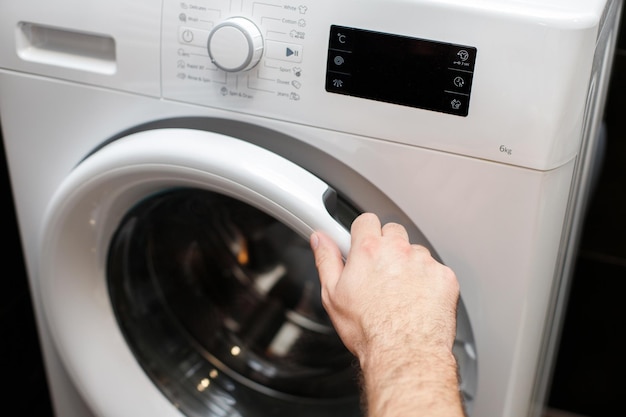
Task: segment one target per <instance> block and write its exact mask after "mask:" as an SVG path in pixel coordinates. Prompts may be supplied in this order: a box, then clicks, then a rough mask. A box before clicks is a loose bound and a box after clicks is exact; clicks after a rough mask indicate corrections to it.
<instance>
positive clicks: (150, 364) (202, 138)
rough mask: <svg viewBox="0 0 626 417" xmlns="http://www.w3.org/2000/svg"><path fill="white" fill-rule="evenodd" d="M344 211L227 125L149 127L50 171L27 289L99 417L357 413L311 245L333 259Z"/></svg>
mask: <svg viewBox="0 0 626 417" xmlns="http://www.w3.org/2000/svg"><path fill="white" fill-rule="evenodd" d="M357 214H358V210H356V209H354V208H353V207H352V206H351V205H350V204H348V203H346V202H345V201H343V200H342V199H341V198H338V197H337V194H336V193H335V192H334V190H333V189H332V188H331V187H329V186H328V185H327V184H326V183H325V182H323V181H322V180H320V179H319V178H318V177H316V176H314V175H313V174H311V173H310V172H308V171H307V170H305V169H303V168H301V167H300V166H298V165H296V164H294V163H292V162H290V161H288V160H287V159H285V158H282V157H281V156H278V155H276V154H275V153H272V152H270V151H268V150H266V149H263V148H261V147H258V146H255V145H253V144H251V143H248V142H245V141H242V140H239V139H234V138H232V137H228V136H225V135H221V134H217V133H213V132H206V131H200V130H192V129H156V130H149V131H144V132H138V133H134V134H130V135H128V136H126V137H123V138H121V139H118V140H116V141H114V142H112V143H110V144H108V145H106V146H105V147H103V148H101V149H100V150H98V151H97V152H95V153H94V154H92V155H91V156H89V157H88V158H87V159H85V160H84V161H83V162H82V163H81V164H80V165H79V166H78V167H76V169H75V170H74V171H72V172H71V173H70V175H69V176H68V177H67V178H66V180H65V181H64V182H63V184H62V185H61V187H60V188H59V190H58V191H57V193H56V194H55V196H54V198H53V200H52V202H51V204H50V206H49V209H48V212H47V215H46V219H45V222H44V229H43V236H42V246H41V256H40V259H41V262H40V273H39V275H40V284H41V286H40V291H41V292H40V295H41V297H42V300H43V303H44V307H45V309H46V313H47V317H48V321H49V325H50V328H51V333H52V334H53V337H54V339H55V342H56V344H57V347H58V350H59V352H60V355H61V357H62V358H63V360H64V363H65V365H66V367H67V368H68V370H69V372H70V375H71V376H72V378H73V380H74V381H75V383H76V385H77V388H78V389H79V390H80V391H81V393H82V394H83V395H84V396H85V398H86V400H87V402H88V403H89V404H90V405H91V406H92V407H93V409H94V412H95V413H96V414H97V415H100V416H116V417H117V416H137V415H151V416H174V415H180V414H181V413H182V414H184V415H187V416H210V417H213V416H216V417H217V416H242V417H246V416H255V417H266V416H267V417H269V416H285V415H298V416H311V417H314V416H344V417H345V416H355V417H356V416H359V415H360V410H359V386H358V369H357V366H355V361H354V359H353V357H352V356H351V355H350V353H349V352H348V351H347V350H346V349H345V348H344V347H343V345H342V343H341V341H340V339H339V338H338V336H337V335H336V333H335V332H334V329H333V328H332V325H331V323H330V321H329V319H328V317H327V316H326V314H325V312H324V310H323V308H322V306H321V302H320V289H319V281H318V278H317V272H316V270H315V264H314V261H313V256H312V253H311V252H310V250H309V248H308V236H309V235H310V233H311V232H312V231H313V230H323V231H324V232H326V233H327V234H329V235H330V236H332V237H333V238H334V239H335V241H337V243H338V244H339V246H340V249H341V251H342V253H343V254H344V255H345V254H346V253H347V251H348V250H349V245H350V235H349V232H348V231H347V228H346V227H347V226H346V225H347V224H349V222H350V221H351V220H352V219H353V218H354V217H355V216H356V215H357ZM459 310H460V314H459V318H460V319H459V331H458V334H459V337H457V346H455V354H456V355H457V359H459V365H460V372H461V377H462V378H463V380H464V384H463V386H464V387H465V388H464V391H465V392H464V393H465V396H466V400H468V401H469V402H471V397H472V394H473V391H474V384H475V371H476V364H475V357H473V351H474V349H473V339H472V336H471V328H470V327H469V321H468V320H467V315H466V313H465V311H464V308H463V306H462V303H461V305H460V308H459ZM472 381H473V382H472Z"/></svg>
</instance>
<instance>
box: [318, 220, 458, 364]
mask: <svg viewBox="0 0 626 417" xmlns="http://www.w3.org/2000/svg"><path fill="white" fill-rule="evenodd" d="M351 233H352V245H351V249H350V253H349V254H348V256H347V261H346V263H345V265H344V263H343V261H342V257H341V253H340V252H339V249H338V247H337V245H336V244H335V243H334V242H333V241H332V240H331V239H330V238H329V237H328V236H326V235H324V234H323V233H320V232H316V233H313V235H312V236H311V247H312V248H313V252H314V255H315V260H316V265H317V268H318V270H319V275H320V281H321V284H322V302H323V305H324V308H325V309H326V310H327V312H328V314H329V316H330V318H331V320H332V322H333V324H334V326H335V329H336V330H337V333H338V334H339V336H340V337H341V339H342V340H343V342H344V344H345V345H346V347H347V348H348V349H349V350H350V351H351V352H352V353H353V354H355V355H356V356H357V357H358V358H359V359H360V361H361V363H362V365H363V362H364V361H365V360H366V358H367V355H368V354H369V353H370V352H371V350H372V348H376V350H377V351H380V350H381V349H384V350H388V349H392V350H393V349H402V348H406V347H407V344H410V345H411V346H412V349H416V350H418V351H424V352H429V353H430V352H432V353H437V352H451V349H452V345H453V343H454V337H455V333H456V307H457V302H458V298H459V285H458V282H457V280H456V276H455V274H454V272H453V271H452V270H451V269H450V268H448V267H446V266H444V265H442V264H440V263H438V262H437V261H436V260H435V259H433V258H432V256H431V254H430V252H429V251H428V250H427V249H426V248H425V247H423V246H419V245H412V244H410V242H409V237H408V234H407V232H406V230H405V229H404V227H402V226H401V225H399V224H396V223H388V224H386V225H385V226H383V227H381V223H380V221H379V219H378V217H376V216H375V215H373V214H370V213H366V214H363V215H361V216H359V217H358V218H357V219H356V220H355V221H354V223H353V224H352V230H351Z"/></svg>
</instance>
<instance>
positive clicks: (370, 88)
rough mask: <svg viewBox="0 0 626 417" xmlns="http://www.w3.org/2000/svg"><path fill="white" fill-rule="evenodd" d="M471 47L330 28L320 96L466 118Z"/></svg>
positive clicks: (473, 56)
mask: <svg viewBox="0 0 626 417" xmlns="http://www.w3.org/2000/svg"><path fill="white" fill-rule="evenodd" d="M476 53H477V50H476V48H473V47H470V46H463V45H455V44H450V43H443V42H435V41H430V40H424V39H418V38H411V37H406V36H399V35H392V34H388V33H380V32H373V31H368V30H362V29H355V28H348V27H343V26H331V29H330V42H329V47H328V63H327V68H326V91H328V92H331V93H338V94H345V95H350V96H355V97H361V98H366V99H370V100H377V101H384V102H388V103H394V104H399V105H403V106H410V107H417V108H421V109H426V110H433V111H438V112H444V113H449V114H454V115H458V116H467V115H468V114H469V104H470V92H471V87H472V79H473V75H474V66H475V63H476Z"/></svg>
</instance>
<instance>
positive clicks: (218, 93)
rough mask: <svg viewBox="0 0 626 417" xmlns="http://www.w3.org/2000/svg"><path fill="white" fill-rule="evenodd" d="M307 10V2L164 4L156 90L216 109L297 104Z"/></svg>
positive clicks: (220, 0) (302, 80)
mask: <svg viewBox="0 0 626 417" xmlns="http://www.w3.org/2000/svg"><path fill="white" fill-rule="evenodd" d="M309 14H310V8H309V6H308V4H307V2H306V1H304V2H303V1H299V2H297V3H289V1H287V2H276V3H274V2H272V1H269V2H253V1H246V0H244V1H240V2H232V1H228V0H191V1H185V0H182V1H167V2H165V4H164V17H163V54H162V59H163V62H162V74H163V95H164V96H165V97H166V98H173V99H180V100H183V101H189V102H193V103H198V104H207V105H212V104H216V103H219V105H220V107H228V105H229V103H230V102H228V101H227V100H226V98H231V99H232V100H239V101H238V102H232V103H230V104H232V105H233V106H241V105H245V102H246V101H253V100H254V101H255V103H256V105H257V106H258V105H260V102H262V101H267V100H270V101H276V100H279V101H282V102H283V103H284V102H291V103H295V102H298V101H299V100H300V99H301V96H302V90H303V86H304V84H305V83H306V82H307V77H306V74H305V73H304V71H303V70H302V65H303V60H304V59H305V57H304V45H305V42H306V41H307V26H308V25H309V21H308V18H309ZM218 100H219V101H218Z"/></svg>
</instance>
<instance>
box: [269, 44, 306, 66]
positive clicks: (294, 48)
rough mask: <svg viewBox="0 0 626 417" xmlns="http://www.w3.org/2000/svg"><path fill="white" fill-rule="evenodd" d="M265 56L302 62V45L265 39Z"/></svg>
mask: <svg viewBox="0 0 626 417" xmlns="http://www.w3.org/2000/svg"><path fill="white" fill-rule="evenodd" d="M265 56H266V57H267V58H269V59H279V60H281V61H287V62H302V45H297V44H293V43H285V42H276V41H267V42H266V45H265Z"/></svg>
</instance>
